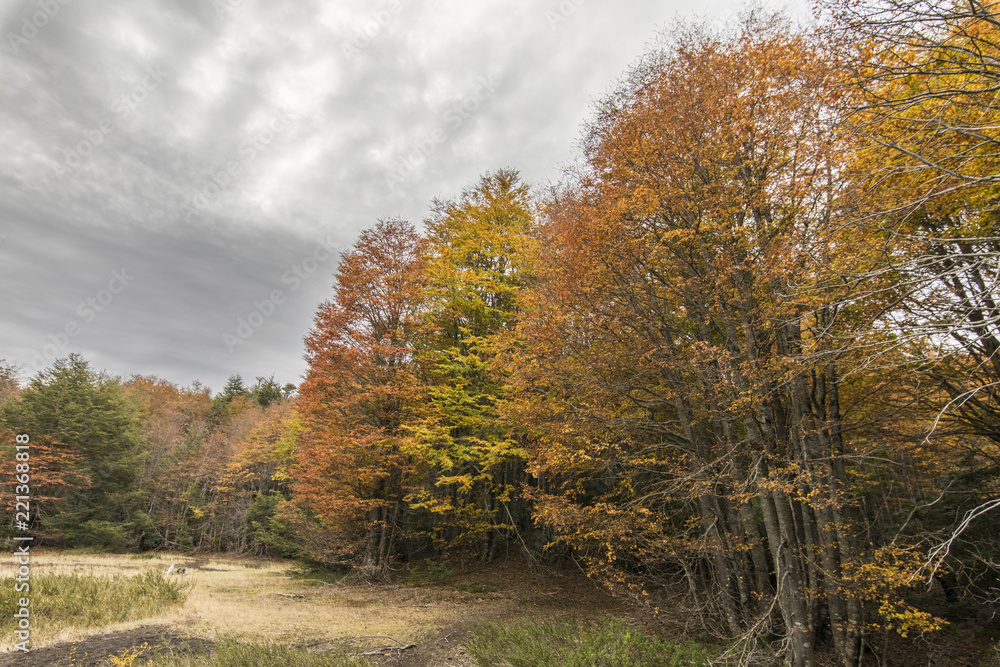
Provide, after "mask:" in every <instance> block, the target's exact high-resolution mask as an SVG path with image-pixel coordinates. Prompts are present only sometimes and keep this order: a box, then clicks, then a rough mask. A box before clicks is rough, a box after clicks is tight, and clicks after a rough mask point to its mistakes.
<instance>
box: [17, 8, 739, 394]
mask: <svg viewBox="0 0 1000 667" xmlns="http://www.w3.org/2000/svg"><path fill="white" fill-rule="evenodd" d="M696 10H697V11H698V12H699V13H700V16H701V17H703V18H704V17H708V18H709V19H710V20H713V21H719V22H724V21H726V20H728V19H730V18H731V17H733V16H734V15H736V14H737V13H738V12H739V11H740V5H739V4H738V3H737V2H733V1H731V0H703V1H702V2H699V3H697V5H696ZM691 16H693V10H692V3H690V2H686V1H685V0H632V1H630V2H628V3H627V4H626V3H623V2H620V1H617V0H561V2H560V0H477V1H476V2H471V1H469V0H465V1H464V2H460V1H458V0H426V1H424V2H419V1H418V0H388V1H385V0H376V1H374V2H362V1H360V0H359V1H355V0H326V1H317V0H296V1H295V2H292V1H287V2H279V1H275V0H270V1H267V0H131V1H130V2H120V1H118V2H111V1H110V0H0V25H2V27H3V31H2V33H3V35H4V37H3V44H2V45H0V146H2V147H3V150H0V259H2V262H0V281H2V291H0V309H2V313H3V316H2V319H0V359H6V360H7V361H9V362H13V363H16V364H20V365H23V375H24V376H25V377H28V376H30V375H33V374H34V373H35V372H37V371H38V370H40V369H41V368H44V367H46V366H49V365H50V364H51V362H52V361H53V360H54V359H56V358H58V357H64V356H66V355H67V354H69V353H70V352H80V353H82V354H83V355H84V357H85V358H86V359H88V360H89V361H90V362H91V363H92V365H93V366H94V367H95V368H96V369H99V370H100V369H106V370H107V371H108V372H110V373H112V374H117V375H125V376H127V375H131V374H133V373H139V374H146V375H149V374H152V375H157V376H160V377H162V378H165V379H167V380H170V381H171V382H174V383H177V384H180V385H188V384H190V383H191V382H192V381H194V380H199V381H201V382H202V383H204V384H206V385H208V386H209V387H211V388H212V389H213V391H218V390H219V389H221V387H222V385H223V383H224V382H225V379H226V378H227V377H228V376H229V375H231V374H234V373H239V374H241V375H242V376H243V377H244V378H246V379H250V380H252V379H253V378H254V377H255V376H270V375H272V374H273V375H274V376H275V379H276V380H278V381H280V382H281V383H285V382H294V383H296V384H297V383H298V382H299V381H300V379H301V375H302V373H303V372H304V368H305V364H304V362H303V360H302V353H303V346H302V338H303V336H304V335H305V334H306V333H307V332H308V330H309V328H310V326H311V322H312V317H313V314H314V313H315V311H316V307H317V306H318V305H319V304H320V303H321V302H322V301H323V300H325V299H326V298H328V297H329V296H330V294H331V285H332V274H333V271H334V270H335V268H336V261H337V259H336V258H337V255H336V253H337V252H338V251H339V250H343V249H346V248H348V247H349V246H350V245H351V243H352V242H353V240H354V238H355V237H356V235H357V233H358V232H359V231H360V230H362V229H364V228H365V227H367V226H369V225H371V224H372V223H373V222H374V221H375V220H376V219H378V218H381V217H389V216H402V217H406V218H408V219H410V220H412V221H414V222H419V221H420V220H422V219H423V217H424V216H425V215H426V213H427V211H428V205H429V203H430V201H431V200H432V199H433V198H435V197H440V198H452V197H455V196H457V195H458V194H459V193H460V192H461V190H462V188H463V186H465V185H467V184H469V183H471V182H472V181H474V180H476V179H477V178H478V177H479V176H480V175H481V174H483V173H485V172H487V171H491V170H495V169H498V168H501V167H513V168H516V169H518V170H520V172H521V174H522V176H523V177H524V178H525V180H527V181H528V182H529V183H531V184H532V185H534V186H536V187H542V186H544V185H545V184H546V183H549V182H552V181H556V180H558V179H559V178H560V175H561V172H562V169H563V168H564V167H565V166H566V165H568V164H570V163H571V161H572V160H573V159H574V154H575V153H574V151H575V147H576V141H577V139H578V137H579V135H580V128H581V124H582V123H583V122H584V121H585V120H587V119H588V118H589V117H590V113H591V103H592V102H593V101H594V100H595V99H597V98H599V97H600V96H602V95H603V94H605V93H606V92H608V91H609V89H610V88H611V87H612V86H613V84H614V81H615V79H616V78H617V77H618V76H619V75H621V74H622V73H623V72H624V71H625V70H626V69H627V67H628V66H629V64H630V63H632V62H634V61H635V59H636V58H637V57H638V56H640V55H641V54H642V53H643V51H644V50H645V48H646V46H647V45H648V44H649V43H650V41H651V40H652V39H653V38H654V37H655V36H656V34H657V33H658V31H659V30H660V29H662V28H664V27H668V26H670V25H672V24H673V23H675V22H676V21H678V20H679V19H683V18H686V17H691ZM272 297H277V298H274V299H273V300H272ZM255 313H256V314H255Z"/></svg>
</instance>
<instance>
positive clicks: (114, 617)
mask: <svg viewBox="0 0 1000 667" xmlns="http://www.w3.org/2000/svg"><path fill="white" fill-rule="evenodd" d="M28 583H29V584H30V586H31V589H30V590H29V591H27V592H17V591H15V590H14V585H15V581H14V579H13V578H9V577H8V578H5V579H2V580H0V633H2V636H6V637H7V638H9V637H11V636H13V632H14V629H15V621H16V619H15V618H14V612H15V611H17V609H18V608H19V605H18V600H19V599H20V598H22V597H27V598H28V599H29V600H30V601H31V603H30V605H29V607H28V609H29V612H30V614H31V616H30V619H31V628H32V638H33V639H34V638H38V637H40V636H49V635H52V634H55V633H57V632H59V631H60V630H63V629H65V628H101V627H105V626H107V625H111V624H112V623H121V622H125V621H135V620H139V619H141V618H146V617H148V616H152V615H153V614H156V613H157V612H159V611H160V610H162V609H164V608H165V607H168V606H171V605H176V604H182V603H183V602H184V600H185V599H187V594H188V591H189V590H190V584H187V583H185V582H184V581H183V580H182V579H181V578H179V577H166V576H164V574H163V573H162V572H160V571H156V570H149V571H146V572H143V573H141V574H136V575H125V574H115V575H111V576H100V575H94V574H77V573H72V574H66V573H39V574H33V575H32V576H31V579H30V580H29V582H28Z"/></svg>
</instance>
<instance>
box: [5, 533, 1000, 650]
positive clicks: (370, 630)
mask: <svg viewBox="0 0 1000 667" xmlns="http://www.w3.org/2000/svg"><path fill="white" fill-rule="evenodd" d="M172 564H173V565H174V567H175V569H179V568H185V571H184V573H183V574H180V575H171V576H177V577H178V578H179V580H181V581H183V582H184V583H185V584H187V585H188V586H189V593H188V596H187V599H186V600H185V602H184V603H183V604H181V605H177V606H173V607H168V608H165V609H163V610H162V611H160V612H159V613H156V614H154V615H152V616H147V617H146V618H143V619H142V620H140V621H135V622H129V623H117V624H113V625H108V626H103V627H93V628H79V627H71V628H66V629H63V630H60V631H58V632H55V633H53V634H51V635H50V636H44V635H42V636H39V635H37V634H35V635H33V636H32V643H31V648H32V650H31V652H30V653H21V652H14V651H12V647H11V644H7V645H5V646H0V667H54V666H59V667H62V666H64V665H66V666H70V665H71V666H73V667H84V666H91V665H93V666H104V665H109V664H110V660H109V656H112V655H119V656H120V655H121V654H122V652H123V651H125V650H127V649H130V648H132V647H139V646H142V645H143V644H144V643H145V644H148V645H149V646H151V647H155V650H157V651H161V652H164V653H173V654H176V653H178V652H185V651H195V652H197V651H210V650H211V649H212V647H213V645H214V644H215V643H216V642H218V641H220V640H223V639H226V638H229V639H235V640H237V641H246V642H257V643H259V642H262V641H269V640H270V641H274V642H277V643H280V644H281V645H284V646H290V647H299V648H307V649H310V650H313V651H319V652H324V651H325V650H346V651H347V652H349V653H354V654H358V653H362V652H365V651H370V650H372V649H376V648H385V649H386V650H385V651H383V654H382V655H380V656H377V657H373V658H372V659H371V660H372V664H373V666H389V665H393V666H397V665H398V666H401V667H440V666H448V667H452V666H453V667H469V666H471V665H473V664H474V662H473V660H472V658H471V657H470V656H469V655H468V654H467V652H466V650H465V648H464V642H466V641H467V640H468V639H469V638H470V636H471V633H472V630H473V629H474V628H475V627H476V626H477V625H478V624H480V623H483V622H491V621H497V622H501V623H507V622H510V621H513V620H515V619H521V618H524V619H530V620H534V621H542V622H546V621H556V620H559V619H564V618H574V619H578V620H582V621H587V620H596V619H598V618H600V617H602V616H605V615H608V614H610V615H613V616H615V617H618V618H620V619H622V620H623V621H624V622H625V624H627V625H632V626H637V625H641V624H642V621H643V620H649V619H642V618H641V617H640V614H639V612H638V610H637V609H636V608H635V607H630V606H627V605H625V604H624V603H622V602H621V601H619V600H616V599H614V598H612V597H611V596H610V595H608V594H607V593H606V592H605V591H604V590H603V589H601V588H600V587H598V586H597V585H596V584H595V583H594V582H592V581H591V580H589V579H587V578H586V577H585V576H584V575H583V574H582V573H581V572H580V571H579V570H575V569H574V570H560V571H555V570H551V569H546V568H530V567H528V565H527V564H526V563H524V562H523V561H515V560H509V561H506V562H500V563H494V564H491V565H488V566H477V567H474V568H469V569H465V570H463V569H462V568H460V567H459V566H457V565H454V564H451V565H449V566H448V567H450V568H451V569H453V570H454V571H453V572H452V571H446V568H444V566H443V565H442V564H440V563H437V564H424V563H421V564H420V565H419V566H417V567H416V568H414V569H413V570H411V571H401V572H399V573H397V575H396V576H395V578H394V579H395V580H394V581H393V582H391V583H383V584H369V583H365V582H360V581H350V580H347V579H345V578H343V577H342V576H338V575H335V574H333V573H323V574H317V573H311V574H310V573H306V572H304V571H303V570H301V569H300V567H299V566H298V565H297V564H296V563H294V562H292V561H282V560H257V559H240V558H232V557H225V556H219V557H203V558H197V557H189V556H182V555H175V554H156V555H153V556H152V557H136V556H128V555H88V554H80V553H72V552H63V553H59V552H37V553H33V555H32V573H33V575H34V574H36V573H40V572H77V573H80V574H122V573H131V574H139V573H141V572H143V571H146V570H160V571H163V572H166V570H167V569H168V568H169V567H170V566H171V565H172ZM428 565H430V567H429V566H428ZM14 568H15V564H14V561H13V559H0V580H2V579H5V578H9V577H11V576H13V574H14ZM932 611H933V612H934V613H939V614H940V615H941V616H942V617H945V618H947V620H948V621H949V623H948V625H947V626H946V628H945V630H944V631H942V632H939V633H934V634H933V635H928V636H927V637H921V636H916V637H914V636H911V637H910V638H907V639H903V638H901V637H898V636H895V635H894V636H893V637H891V638H886V639H890V641H889V642H888V643H886V644H883V645H882V646H879V647H878V648H879V649H880V650H878V651H877V653H878V654H879V655H889V656H891V659H890V660H889V663H890V664H892V665H893V666H894V667H896V666H897V665H898V666H901V667H910V666H917V665H919V666H920V667H923V665H934V666H935V667H982V666H984V665H1000V653H998V652H996V651H995V650H994V648H993V647H994V646H1000V643H998V641H997V640H1000V614H993V613H989V612H990V611H991V610H983V609H978V610H975V609H970V610H968V611H967V612H964V613H963V612H961V611H959V610H956V609H955V608H950V609H946V608H945V607H944V606H941V607H940V608H939V609H932ZM662 612H663V613H662V614H661V616H660V620H661V623H658V624H657V625H658V628H657V629H658V630H660V631H666V632H667V634H670V635H674V638H675V639H676V640H686V639H690V637H688V636H686V632H685V631H684V629H683V628H684V626H685V625H689V621H690V619H687V620H688V623H685V622H684V619H683V618H681V617H679V616H678V615H679V614H682V613H683V612H682V611H681V610H679V609H671V608H670V606H669V605H666V606H665V607H664V608H663V609H662ZM671 616H674V618H671ZM688 631H690V628H688ZM8 639H9V638H5V639H4V640H2V641H7V640H8ZM394 647H395V648H394ZM402 647H407V648H405V649H403V648H402ZM870 657H871V658H872V660H871V661H867V660H866V664H884V662H882V661H880V660H878V658H877V657H876V656H874V655H872V656H870ZM820 662H821V663H822V664H825V661H824V660H822V659H821V660H820ZM129 664H131V663H129Z"/></svg>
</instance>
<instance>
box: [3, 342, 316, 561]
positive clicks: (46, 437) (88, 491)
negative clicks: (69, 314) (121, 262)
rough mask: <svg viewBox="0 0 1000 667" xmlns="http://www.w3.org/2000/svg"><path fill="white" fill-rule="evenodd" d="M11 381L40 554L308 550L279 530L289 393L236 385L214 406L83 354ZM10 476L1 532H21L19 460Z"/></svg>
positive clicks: (6, 394) (9, 405) (288, 451)
mask: <svg viewBox="0 0 1000 667" xmlns="http://www.w3.org/2000/svg"><path fill="white" fill-rule="evenodd" d="M2 371H3V373H2V382H0V383H2V385H3V398H4V399H5V400H4V402H3V403H2V404H0V419H2V427H3V428H2V431H3V433H4V434H5V435H4V436H3V437H4V441H5V442H13V441H14V438H13V434H17V433H23V434H27V435H28V436H29V437H30V450H29V454H30V459H29V463H30V475H29V480H30V483H29V489H30V498H31V500H30V512H29V514H30V522H29V529H30V531H31V533H30V534H33V535H35V536H36V537H37V538H38V539H39V540H40V541H41V543H42V544H48V545H51V546H59V547H64V548H90V549H97V550H107V551H115V552H122V551H144V550H149V549H162V548H168V549H183V550H195V549H201V550H209V551H234V552H255V553H259V554H269V555H297V554H298V553H299V552H298V551H297V550H295V549H294V548H293V547H291V546H288V545H285V544H284V540H285V539H286V538H285V537H283V535H282V531H281V529H280V526H279V525H277V524H273V523H272V517H273V516H274V509H275V507H276V505H277V504H278V503H279V502H281V501H282V500H285V499H287V498H288V494H289V492H290V491H289V484H288V477H287V473H285V471H286V470H287V468H288V467H289V465H290V464H291V462H292V457H293V451H294V442H293V440H294V435H295V429H296V426H295V423H296V422H295V416H294V412H293V410H292V405H293V398H292V397H291V394H292V392H294V389H295V387H294V385H290V384H289V385H285V386H284V387H282V386H279V385H278V384H277V383H276V382H275V381H274V379H273V378H257V382H256V384H254V385H253V386H250V387H247V386H245V385H244V383H243V381H242V379H241V378H240V377H239V376H233V377H231V378H230V379H229V382H228V383H227V384H226V387H225V388H224V390H223V391H222V392H220V393H219V394H217V395H216V396H215V397H214V398H212V397H210V396H209V392H208V390H207V389H204V388H202V387H200V386H197V385H196V386H194V387H192V388H186V389H183V388H178V387H176V386H174V385H173V384H170V383H169V382H166V381H163V380H160V379H157V378H151V377H133V378H129V379H122V378H116V377H110V376H106V375H104V374H100V373H97V372H95V371H94V370H92V369H91V368H90V366H89V364H88V363H87V362H86V361H85V360H84V359H83V358H81V357H80V356H79V355H71V356H70V357H69V358H67V359H61V360H59V361H57V362H55V364H54V365H53V366H52V367H51V368H49V369H47V370H45V371H43V372H41V373H39V374H38V375H37V376H36V377H35V378H33V379H32V380H31V381H30V382H29V383H28V384H27V385H26V386H24V387H19V386H18V382H17V375H16V372H15V371H16V369H14V368H13V367H11V366H4V367H3V369H2ZM7 449H8V448H6V447H5V455H6V458H9V459H13V452H11V451H7ZM2 477H3V483H4V498H5V505H6V506H7V509H8V510H9V511H8V514H9V517H8V518H9V521H8V522H7V523H6V525H5V527H4V530H3V531H2V532H3V535H4V536H7V537H9V536H11V535H12V534H23V533H22V532H21V529H18V528H17V526H16V524H15V522H14V519H15V513H14V509H15V498H14V496H15V494H14V491H15V490H16V485H17V484H18V481H17V480H16V469H15V467H14V465H13V461H11V462H10V463H9V464H7V463H5V464H4V469H3V471H2Z"/></svg>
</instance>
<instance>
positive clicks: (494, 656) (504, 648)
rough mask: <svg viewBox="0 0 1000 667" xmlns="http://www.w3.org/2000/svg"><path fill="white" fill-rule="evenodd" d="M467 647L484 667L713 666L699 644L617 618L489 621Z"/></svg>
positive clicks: (478, 629) (477, 630) (474, 635)
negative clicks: (679, 641) (650, 631)
mask: <svg viewBox="0 0 1000 667" xmlns="http://www.w3.org/2000/svg"><path fill="white" fill-rule="evenodd" d="M466 648H467V650H468V651H469V654H470V655H472V657H474V658H475V659H476V662H477V664H479V665H481V666H483V667H486V666H487V665H490V666H492V665H506V666H508V667H640V666H646V665H656V666H657V667H682V666H683V667H688V666H689V665H695V666H697V665H707V664H708V662H707V660H708V656H709V654H708V651H707V649H706V648H705V647H703V646H701V645H699V644H696V643H693V642H687V643H685V644H677V643H674V642H672V641H670V640H668V639H665V638H663V637H657V636H654V635H650V634H648V633H646V632H645V631H644V630H643V629H642V628H633V627H629V626H627V625H625V624H624V623H623V622H622V621H621V620H620V619H617V618H614V617H612V616H605V617H604V618H602V619H601V620H600V621H598V622H597V623H596V624H593V623H584V622H581V621H576V620H562V621H556V622H551V623H543V622H539V621H532V620H522V621H518V622H515V623H511V624H509V625H504V624H502V623H498V622H492V623H485V624H483V625H480V626H479V627H477V628H476V629H475V630H474V631H473V637H472V640H471V641H470V642H468V643H467V644H466Z"/></svg>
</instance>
